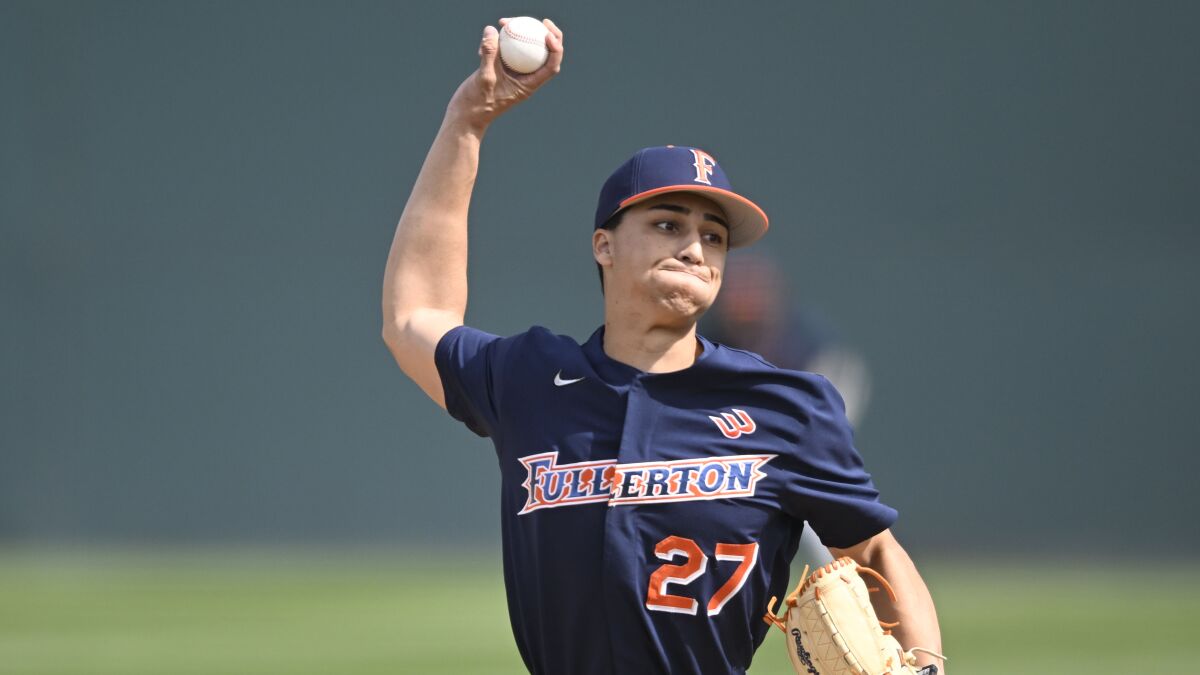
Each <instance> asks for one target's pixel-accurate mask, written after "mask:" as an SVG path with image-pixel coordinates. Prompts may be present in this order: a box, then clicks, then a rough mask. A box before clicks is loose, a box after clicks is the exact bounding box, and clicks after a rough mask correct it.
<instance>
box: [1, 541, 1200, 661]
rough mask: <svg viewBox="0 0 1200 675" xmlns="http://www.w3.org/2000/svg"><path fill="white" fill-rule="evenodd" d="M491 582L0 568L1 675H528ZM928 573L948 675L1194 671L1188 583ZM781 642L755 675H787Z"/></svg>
mask: <svg viewBox="0 0 1200 675" xmlns="http://www.w3.org/2000/svg"><path fill="white" fill-rule="evenodd" d="M499 564H500V563H499V555H498V554H497V553H494V552H484V553H475V554H467V553H462V552H458V553H440V554H438V555H436V556H430V557H427V558H423V559H422V558H415V557H411V556H402V555H384V554H373V555H357V556H351V555H342V556H333V555H330V554H325V555H317V554H313V553H311V552H309V553H302V552H296V553H291V554H288V553H281V552H275V553H271V554H262V553H258V554H248V553H244V552H243V553H238V552H219V551H218V552H211V551H210V552H202V553H191V554H170V555H167V554H161V553H157V554H134V553H123V554H122V553H104V554H100V553H95V552H75V553H70V554H68V553H61V552H60V553H53V554H47V553H37V554H35V553H28V552H16V551H8V552H0V673H4V674H8V673H13V674H16V673H20V674H21V675H51V674H53V675H66V674H71V675H78V674H82V673H87V674H89V675H90V674H95V675H142V674H145V675H150V674H153V675H171V674H176V673H178V674H190V673H196V674H199V673H204V674H212V673H231V674H233V673H236V674H238V675H242V674H244V675H258V674H262V675H267V674H270V675H306V674H309V673H314V674H315V673H339V674H348V675H355V674H363V675H370V674H373V673H432V674H437V673H447V674H449V673H454V674H470V673H492V674H496V673H522V672H524V670H523V668H522V667H521V663H520V659H519V657H518V656H517V652H516V648H515V646H514V644H513V640H512V634H511V632H510V630H509V627H508V619H507V614H506V612H505V608H504V589H503V581H502V579H501V575H500V570H499ZM923 573H924V575H925V576H926V579H927V581H928V582H929V584H930V586H931V588H932V589H933V591H934V595H935V598H936V600H937V602H938V606H939V610H940V615H941V621H942V627H943V634H944V637H945V641H946V648H947V650H948V651H949V652H950V655H951V658H952V659H953V660H952V662H951V663H950V666H951V667H952V671H951V672H953V673H955V674H958V673H962V674H965V675H991V674H993V673H995V674H999V673H1005V674H1012V673H1053V674H1054V675H1073V674H1075V673H1088V674H1089V675H1097V674H1106V673H1112V674H1113V675H1117V674H1120V675H1127V674H1129V673H1186V672H1192V671H1193V670H1194V657H1193V655H1192V653H1193V650H1192V649H1191V645H1192V644H1193V642H1192V641H1193V640H1194V636H1195V635H1196V634H1197V632H1198V631H1197V629H1200V619H1198V618H1197V616H1196V608H1197V607H1200V581H1198V580H1197V578H1196V577H1197V575H1196V566H1194V565H1182V564H1176V565H1171V566H1163V567H1162V568H1161V569H1154V570H1150V571H1143V572H1140V573H1138V574H1136V575H1135V574H1131V573H1128V572H1124V571H1122V570H1121V569H1118V568H1117V567H1115V566H1107V567H1106V566H1098V565H1084V566H1082V567H1080V566H1072V565H1065V564H1059V565H1057V566H1052V567H1050V568H1049V569H1048V570H1047V569H1034V568H1032V567H1020V566H1007V567H1005V566H996V565H993V566H979V565H971V564H965V563H964V564H957V565H956V564H945V563H943V564H941V565H939V566H923ZM1123 584H1124V585H1123ZM781 637H782V635H781V634H779V633H778V631H773V634H772V636H771V637H770V638H769V639H768V642H767V644H765V645H764V646H763V647H762V649H761V650H760V651H759V654H758V659H757V661H756V664H755V668H754V669H753V671H752V672H753V673H754V675H776V674H778V675H788V674H790V668H789V666H788V665H787V658H786V656H785V655H784V652H783V649H784V647H783V646H782V644H781V643H780V640H781Z"/></svg>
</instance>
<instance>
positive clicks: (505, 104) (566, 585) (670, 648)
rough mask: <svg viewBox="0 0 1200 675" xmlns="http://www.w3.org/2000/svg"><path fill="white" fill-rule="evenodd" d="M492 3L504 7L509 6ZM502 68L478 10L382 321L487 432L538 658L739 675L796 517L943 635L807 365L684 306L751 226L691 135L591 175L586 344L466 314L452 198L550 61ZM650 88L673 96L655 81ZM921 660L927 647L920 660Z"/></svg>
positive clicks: (555, 64) (460, 209)
mask: <svg viewBox="0 0 1200 675" xmlns="http://www.w3.org/2000/svg"><path fill="white" fill-rule="evenodd" d="M503 22H504V20H501V23H502V24H503ZM545 23H546V26H547V28H549V30H550V34H549V36H547V38H546V40H547V48H548V50H549V52H550V55H549V59H548V60H547V62H546V64H545V65H544V66H543V67H542V68H541V69H540V70H538V71H536V72H534V73H531V74H528V75H515V74H513V73H511V72H508V71H507V70H505V69H504V67H503V65H502V64H500V63H499V61H498V59H497V31H496V29H495V28H493V27H491V26H489V27H487V28H485V29H484V32H483V37H482V40H481V42H480V46H479V55H480V66H479V69H478V70H477V71H476V72H475V73H473V74H472V75H471V76H469V77H468V78H467V79H466V80H465V81H464V82H463V83H462V84H461V85H460V86H459V88H458V90H457V91H456V92H455V94H454V96H453V97H452V99H451V101H450V103H449V105H448V107H447V110H446V114H445V118H444V120H443V122H442V125H441V128H440V129H439V131H438V134H437V137H436V138H435V140H434V142H433V146H432V148H431V149H430V151H429V154H428V156H427V157H426V159H425V163H424V165H423V166H422V168H421V172H420V175H419V176H418V178H417V181H416V184H415V185H414V187H413V190H412V194H411V195H410V197H409V199H408V203H407V205H406V206H405V209H404V213H403V215H402V216H401V218H400V222H399V225H398V226H397V228H396V235H395V239H394V241H393V243H392V248H391V252H390V255H389V258H388V263H387V270H386V273H385V278H384V291H383V314H384V327H383V334H384V340H385V342H386V343H387V345H388V347H389V349H390V350H391V352H392V354H393V355H394V357H395V359H396V361H397V363H398V364H399V366H400V368H401V369H403V371H404V372H405V373H406V374H407V375H408V376H409V377H410V378H412V379H413V380H414V381H415V382H416V383H417V384H418V385H419V386H420V387H421V388H422V389H423V390H424V391H425V392H426V393H427V394H428V395H429V397H430V398H432V399H433V400H434V401H435V402H436V403H437V404H438V405H440V406H443V407H444V408H445V409H446V410H447V411H448V412H449V413H450V414H451V415H452V416H453V417H454V418H456V419H458V420H460V421H462V422H463V423H464V424H466V425H467V427H469V428H470V429H471V430H472V431H474V432H475V433H477V434H479V435H481V436H486V437H490V438H491V439H492V442H493V443H494V445H495V449H496V453H497V455H498V459H499V464H500V470H501V481H502V484H501V504H500V507H501V526H502V532H503V543H504V553H503V556H504V577H505V586H506V591H507V595H508V607H509V615H510V619H511V622H512V628H513V633H514V635H515V637H516V641H517V646H518V649H519V650H520V653H521V657H522V658H523V659H524V662H525V664H526V666H527V667H528V668H529V670H530V672H532V673H552V674H554V675H562V674H572V675H578V674H586V673H597V674H600V673H605V674H609V673H639V674H640V673H743V672H745V671H746V669H747V668H748V667H749V666H750V661H751V658H752V657H753V656H754V651H755V648H756V647H757V646H758V645H759V644H760V643H761V641H762V640H763V638H764V637H765V635H766V632H767V630H768V626H767V625H766V624H765V623H764V622H763V621H762V616H763V613H764V610H765V608H766V607H767V605H768V600H769V598H770V597H771V596H773V595H774V596H783V595H784V594H785V593H786V592H787V585H788V567H789V562H790V561H791V560H792V557H793V555H794V554H795V551H796V546H797V542H798V541H799V539H800V535H801V530H802V527H803V522H804V521H805V520H807V521H808V522H809V523H811V525H812V527H813V528H814V529H815V530H816V531H817V532H818V533H819V534H820V536H821V539H822V540H823V541H824V542H825V543H826V544H827V545H829V546H830V547H835V548H832V551H833V552H834V553H835V554H836V555H845V556H849V557H851V558H853V559H854V560H855V561H858V562H860V563H862V564H863V565H868V566H871V567H873V568H874V569H876V570H877V571H879V572H881V573H882V574H883V575H885V576H886V578H887V579H888V580H889V581H890V582H891V584H892V587H893V588H894V589H895V590H896V592H897V594H898V596H899V602H898V603H896V604H895V605H893V604H891V603H881V605H882V606H880V607H879V613H880V616H881V618H882V619H884V620H893V621H897V620H898V621H900V626H899V628H897V629H896V631H895V635H896V636H897V638H898V639H899V640H900V642H901V644H907V643H910V642H911V643H913V644H920V645H922V646H925V647H929V648H932V649H935V650H939V651H940V638H939V633H938V625H937V618H936V615H935V612H934V608H933V603H932V600H931V599H930V596H929V593H928V592H927V591H926V589H925V586H924V584H923V583H922V581H921V579H920V576H919V575H918V574H917V571H916V569H915V568H914V566H913V564H912V562H911V561H910V559H909V558H908V556H907V555H906V554H905V552H904V551H903V549H901V547H900V545H899V544H898V543H897V542H896V539H895V538H894V537H893V536H892V535H891V533H890V532H889V530H888V528H889V526H890V525H891V524H892V522H893V521H894V520H895V518H896V512H895V511H894V510H893V509H891V508H889V507H888V506H885V505H884V504H882V503H881V502H880V501H879V498H878V493H877V492H876V490H875V488H874V486H873V484H872V482H871V478H870V476H869V474H867V473H866V471H865V470H864V468H863V465H862V461H861V460H860V458H859V455H858V453H857V451H856V450H855V448H854V446H853V443H852V439H851V433H850V429H849V425H848V424H847V422H846V419H845V414H844V410H843V405H842V401H841V399H840V397H839V396H838V394H837V392H836V391H835V390H834V389H833V388H832V386H830V385H829V383H828V382H827V381H826V380H825V379H824V378H822V377H820V376H817V375H813V374H809V373H803V372H798V371H790V370H782V369H779V368H775V367H774V366H771V365H769V364H767V363H766V362H764V361H763V360H762V359H760V358H758V357H757V356H755V355H754V354H751V353H748V352H744V351H738V350H734V349H730V348H726V347H723V346H721V345H718V344H715V343H713V342H710V341H708V340H706V339H704V338H703V337H700V336H698V335H697V334H696V322H697V320H698V319H699V318H700V316H701V315H702V314H703V313H704V311H705V310H706V309H707V308H708V307H709V306H710V305H711V304H712V302H713V300H714V299H715V298H716V295H717V291H718V289H719V288H720V286H721V275H722V270H723V269H724V267H725V260H726V256H727V254H728V251H729V249H730V248H737V247H741V246H746V245H748V244H750V243H752V242H753V241H755V240H756V239H758V238H759V237H760V236H761V235H762V234H763V233H764V232H765V231H766V229H767V216H766V215H765V214H764V213H763V211H762V210H761V209H760V208H758V207H757V206H756V205H755V204H754V203H753V202H751V201H750V200H749V199H747V198H745V197H743V196H741V195H740V194H738V193H737V192H735V191H734V190H733V188H732V186H731V185H730V183H729V180H728V178H727V177H726V175H725V172H724V170H723V168H722V167H721V165H720V164H719V163H718V162H717V160H716V159H715V158H714V157H713V156H712V155H711V154H709V153H707V152H704V151H703V150H700V149H698V148H691V147H683V146H679V147H675V146H665V147H656V148H647V149H644V150H641V151H639V152H638V153H637V154H635V155H634V156H633V157H632V158H631V159H629V160H628V161H626V162H625V163H624V164H622V165H621V166H620V167H619V168H618V169H617V170H616V171H615V172H614V173H613V174H612V175H611V176H610V177H609V178H608V180H607V181H606V182H605V183H604V185H603V188H602V189H601V191H600V199H599V204H598V208H597V211H596V219H595V227H594V230H593V234H592V254H593V257H594V258H595V260H596V262H597V263H598V264H599V266H600V269H601V275H602V283H603V292H604V323H603V325H602V326H601V327H600V328H598V329H597V330H596V332H595V333H593V334H592V336H591V337H590V338H589V339H588V340H587V341H586V342H584V343H583V344H579V343H577V342H576V341H575V340H573V339H571V338H569V337H563V336H559V335H555V334H554V333H552V332H550V331H548V330H546V329H544V328H540V327H534V328H531V329H529V330H528V331H525V332H523V333H520V334H518V335H513V336H510V337H499V336H496V335H491V334H489V333H486V332H484V331H481V330H477V329H475V328H471V327H468V326H465V325H463V317H464V312H465V309H466V304H467V270H466V263H467V211H468V205H469V203H470V198H471V190H472V186H473V184H474V180H475V176H476V170H477V166H478V160H479V148H480V144H481V142H482V139H483V136H484V133H485V132H486V131H487V128H488V126H489V125H490V124H491V123H492V122H493V121H494V120H495V119H496V118H497V117H499V116H500V115H501V114H503V113H505V112H506V111H507V110H508V109H509V108H511V107H512V106H513V105H515V104H516V103H518V102H520V101H522V100H524V99H526V98H528V97H529V96H530V95H532V94H533V93H534V92H535V91H536V90H537V89H538V88H539V87H540V86H542V85H543V84H545V83H546V82H547V81H548V80H550V79H551V78H552V77H553V76H554V75H555V74H557V73H558V72H559V69H560V66H561V63H562V60H563V33H562V31H561V30H559V29H558V27H557V26H555V25H554V24H553V23H552V22H550V21H548V20H547V21H546V22H545ZM661 94H662V95H665V96H671V95H673V94H672V93H671V92H670V91H669V90H664V91H663V92H661ZM923 658H929V657H923Z"/></svg>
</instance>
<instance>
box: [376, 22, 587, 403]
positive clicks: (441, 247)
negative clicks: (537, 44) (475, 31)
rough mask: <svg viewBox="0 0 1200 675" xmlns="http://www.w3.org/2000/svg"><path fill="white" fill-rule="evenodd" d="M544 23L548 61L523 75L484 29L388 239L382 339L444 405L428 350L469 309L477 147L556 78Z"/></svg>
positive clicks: (554, 51) (556, 38) (557, 58)
mask: <svg viewBox="0 0 1200 675" xmlns="http://www.w3.org/2000/svg"><path fill="white" fill-rule="evenodd" d="M506 22H507V19H501V20H500V24H501V26H503V25H504V23H506ZM545 24H546V27H547V28H548V29H550V35H548V36H547V37H546V47H547V49H548V50H549V52H550V55H549V58H548V59H547V61H546V64H545V65H544V66H542V68H541V69H539V70H538V71H536V72H533V73H530V74H528V75H516V74H514V73H511V72H510V71H508V70H506V69H505V68H504V66H503V64H501V62H500V59H499V58H498V57H497V52H498V46H499V44H498V42H499V35H498V33H497V32H496V29H495V28H494V27H492V26H488V27H486V28H484V30H483V38H482V39H481V40H480V44H479V69H478V70H477V71H475V72H474V73H472V74H471V75H470V76H469V77H468V78H467V79H466V80H464V81H463V83H462V84H461V85H459V87H458V90H457V91H456V92H455V93H454V96H453V97H452V98H451V99H450V103H449V105H448V106H447V107H446V116H445V118H444V119H443V120H442V126H441V128H440V129H439V130H438V133H437V137H436V138H435V139H434V141H433V147H431V148H430V149H429V154H428V155H427V156H426V157H425V163H424V164H423V165H422V166H421V173H420V174H419V175H418V176H417V182H416V184H415V185H414V186H413V189H412V194H411V195H409V198H408V203H407V204H406V205H405V207H404V213H403V214H402V215H401V216H400V222H399V224H398V225H397V226H396V235H395V237H394V238H393V239H392V248H391V252H390V253H389V255H388V261H387V269H386V270H385V271H384V276H383V340H384V342H385V343H387V346H388V349H389V350H391V352H392V356H393V357H395V359H396V363H397V364H399V366H400V368H401V369H402V370H403V371H404V372H405V374H407V375H408V376H409V377H410V378H412V380H413V381H414V382H416V383H417V384H418V385H419V386H420V387H421V389H423V390H424V391H425V393H426V394H428V395H429V397H430V398H432V399H433V400H434V401H435V402H437V404H438V405H440V406H442V407H445V400H444V395H443V392H442V384H441V379H440V378H439V377H438V372H437V366H436V365H435V364H434V360H433V352H434V349H435V348H436V347H437V343H438V340H440V339H441V338H442V336H443V335H445V334H446V332H447V331H449V330H450V329H451V328H454V327H456V326H460V325H462V323H463V316H464V314H465V312H466V309H467V210H468V207H469V206H470V203H471V191H472V189H473V188H474V186H475V174H476V171H477V169H478V167H479V145H480V142H481V141H482V140H483V135H484V132H486V131H487V128H488V126H489V125H490V124H491V123H492V121H493V120H495V119H496V118H497V117H499V116H500V115H501V114H502V113H504V111H506V110H507V109H509V108H510V107H512V106H513V105H515V104H517V103H519V102H520V101H522V100H524V99H526V98H528V97H529V96H530V95H531V94H532V93H533V92H534V90H536V89H537V88H538V87H540V86H541V85H542V84H544V83H545V82H546V81H547V80H549V79H550V78H551V77H553V76H554V75H555V74H557V73H558V71H559V68H560V67H561V64H562V57H563V46H562V31H560V30H559V29H558V27H557V26H555V25H554V23H553V22H552V21H550V20H549V19H547V20H546V21H545Z"/></svg>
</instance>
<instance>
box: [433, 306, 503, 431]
mask: <svg viewBox="0 0 1200 675" xmlns="http://www.w3.org/2000/svg"><path fill="white" fill-rule="evenodd" d="M504 341H505V340H504V339H502V338H500V337H499V336H497V335H492V334H491V333H487V332H484V331H481V330H477V329H475V328H470V327H468V326H458V327H456V328H452V329H451V330H450V331H449V332H447V333H446V334H445V335H443V336H442V339H441V340H439V341H438V344H437V349H436V350H435V351H434V361H435V362H436V364H437V369H438V375H439V376H440V377H441V380H442V391H443V393H444V395H445V399H446V412H448V413H450V416H451V417H453V418H454V419H456V420H458V421H460V422H462V423H463V424H465V425H466V426H467V428H468V429H470V430H471V431H473V432H475V433H476V434H478V435H480V436H491V435H493V434H494V433H495V431H496V428H497V426H498V425H499V421H500V415H499V405H498V402H499V399H500V396H501V392H500V390H499V388H500V386H501V383H502V382H503V378H502V377H501V373H502V372H503V370H504V365H505V364H504V361H505V357H506V355H507V353H508V350H506V349H504V348H503V343H504Z"/></svg>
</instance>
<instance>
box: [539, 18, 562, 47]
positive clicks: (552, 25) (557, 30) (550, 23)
mask: <svg viewBox="0 0 1200 675" xmlns="http://www.w3.org/2000/svg"><path fill="white" fill-rule="evenodd" d="M542 24H543V25H544V26H546V28H547V29H548V30H549V31H550V32H551V33H553V34H554V36H555V37H557V38H558V41H559V42H560V43H561V42H562V39H563V32H562V29H561V28H559V27H558V25H557V24H555V23H554V22H553V21H551V20H550V19H542Z"/></svg>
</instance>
